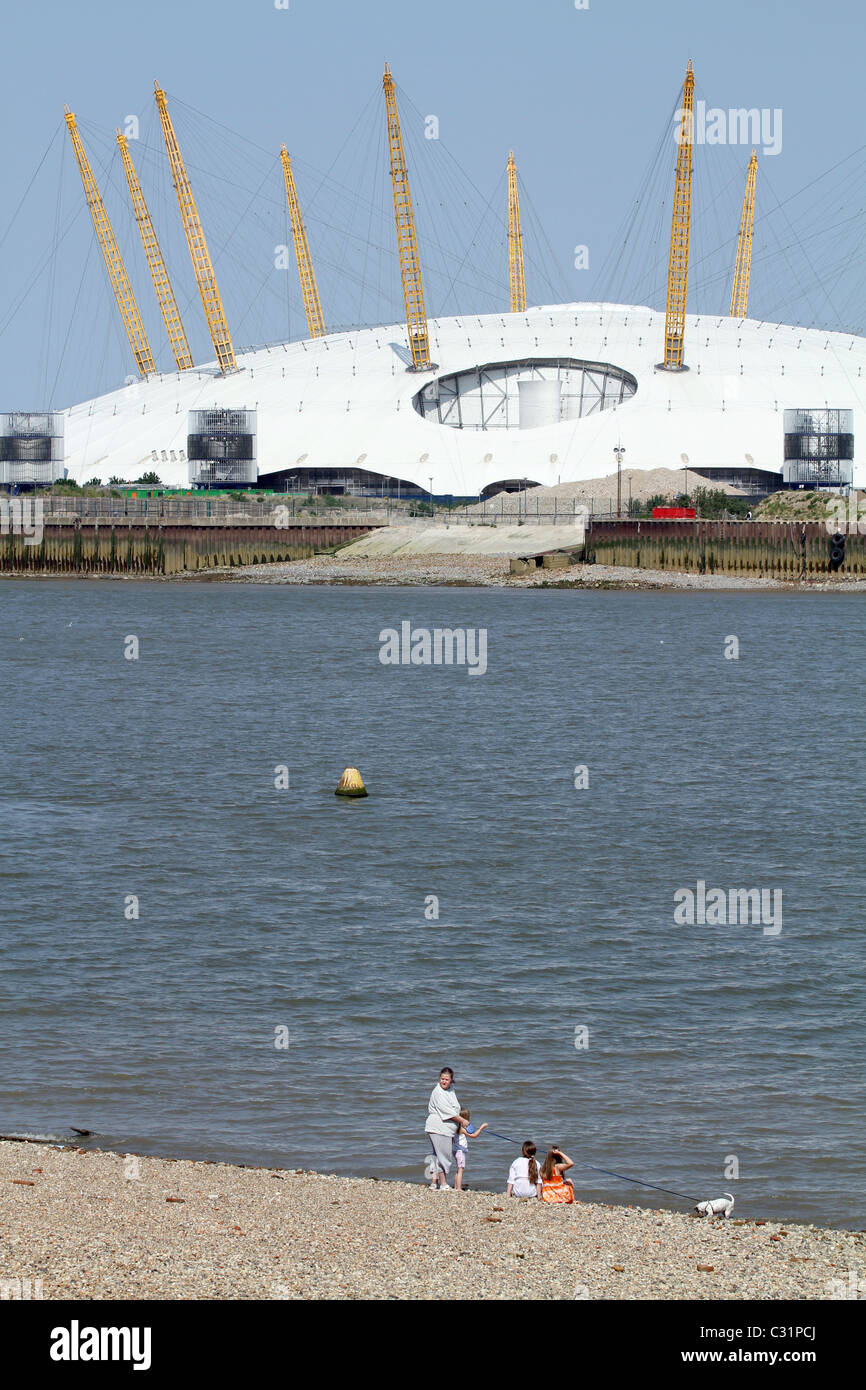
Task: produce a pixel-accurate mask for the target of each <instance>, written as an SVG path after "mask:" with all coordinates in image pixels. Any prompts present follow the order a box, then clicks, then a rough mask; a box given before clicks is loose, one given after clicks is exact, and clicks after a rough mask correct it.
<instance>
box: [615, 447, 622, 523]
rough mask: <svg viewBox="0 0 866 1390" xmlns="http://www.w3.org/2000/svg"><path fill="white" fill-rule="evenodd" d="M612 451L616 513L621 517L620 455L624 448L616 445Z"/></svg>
mask: <svg viewBox="0 0 866 1390" xmlns="http://www.w3.org/2000/svg"><path fill="white" fill-rule="evenodd" d="M613 452H614V453H615V454H616V514H617V516H618V517H619V518H620V519H622V456H623V454H624V453H625V449H623V448H622V447H621V445H617V447H616V448H615V449H614V451H613Z"/></svg>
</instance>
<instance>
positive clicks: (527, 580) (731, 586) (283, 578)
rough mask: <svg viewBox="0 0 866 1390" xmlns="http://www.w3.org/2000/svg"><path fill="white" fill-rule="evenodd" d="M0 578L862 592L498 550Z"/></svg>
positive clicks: (856, 584)
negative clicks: (519, 565) (523, 565)
mask: <svg viewBox="0 0 866 1390" xmlns="http://www.w3.org/2000/svg"><path fill="white" fill-rule="evenodd" d="M0 579H30V580H42V581H43V582H48V581H50V580H68V579H72V580H97V581H100V582H102V583H121V584H134V583H146V584H184V583H185V584H196V583H198V584H223V583H225V584H296V585H297V584H300V585H304V584H306V585H315V584H330V585H334V586H339V585H341V584H347V585H383V586H388V585H394V586H400V587H406V586H409V587H413V586H416V585H418V586H425V585H435V586H437V587H450V588H505V589H538V588H544V589H645V590H650V589H652V590H671V591H678V592H682V591H686V590H692V591H697V592H701V591H703V592H716V593H718V592H736V591H740V592H750V593H753V592H756V591H759V590H773V591H775V592H777V593H788V594H814V593H834V594H850V593H864V592H866V579H854V578H847V579H846V578H840V579H817V578H815V579H807V580H804V581H800V580H791V579H773V578H766V579H763V578H761V577H760V576H758V575H751V574H689V573H686V572H685V571H680V570H648V569H633V568H631V567H628V566H626V565H582V564H577V565H571V566H569V568H568V569H562V570H546V569H538V570H536V571H535V572H534V573H531V574H525V575H515V574H511V573H510V564H509V560H508V558H507V557H504V556H499V555H465V554H464V555H432V554H431V555H423V556H380V557H376V558H373V557H364V556H353V557H349V556H346V557H342V556H340V555H314V556H311V557H310V558H309V559H306V560H286V561H281V562H280V563H277V564H273V565H246V566H239V567H235V568H216V569H207V570H187V571H182V572H180V573H178V574H172V575H160V574H85V573H81V574H76V573H75V572H74V571H70V572H68V573H62V574H60V573H58V574H53V573H50V572H48V571H45V572H42V571H34V570H29V571H25V570H22V571H18V572H15V571H4V572H3V573H2V574H0Z"/></svg>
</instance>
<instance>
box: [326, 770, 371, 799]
mask: <svg viewBox="0 0 866 1390" xmlns="http://www.w3.org/2000/svg"><path fill="white" fill-rule="evenodd" d="M334 795H335V796H366V795H367V788H366V787H365V786H364V779H363V778H362V776H361V774H360V772H359V771H358V769H357V768H356V767H347V768H346V771H345V772H344V773H343V775H342V777H341V778H340V785H339V786H338V787H337V790H336V792H335V793H334Z"/></svg>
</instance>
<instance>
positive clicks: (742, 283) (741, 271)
mask: <svg viewBox="0 0 866 1390" xmlns="http://www.w3.org/2000/svg"><path fill="white" fill-rule="evenodd" d="M757 179H758V155H757V151H755V150H752V158H751V159H750V160H749V172H748V173H747V174H746V196H745V198H744V199H743V215H742V217H741V218H740V238H739V241H738V242H737V265H736V269H735V270H734V284H733V288H732V289H731V318H732V319H744V318H745V317H746V313H747V311H748V308H749V277H750V276H751V273H752V236H753V233H754V230H755V185H756V183H757Z"/></svg>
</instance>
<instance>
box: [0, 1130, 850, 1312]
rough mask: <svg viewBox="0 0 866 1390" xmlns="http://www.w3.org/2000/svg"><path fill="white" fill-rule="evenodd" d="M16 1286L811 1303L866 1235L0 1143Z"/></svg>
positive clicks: (834, 1287)
mask: <svg viewBox="0 0 866 1390" xmlns="http://www.w3.org/2000/svg"><path fill="white" fill-rule="evenodd" d="M578 1197H579V1189H578ZM18 1280H21V1281H22V1283H23V1281H27V1280H29V1281H32V1282H31V1283H30V1284H29V1285H23V1287H25V1288H26V1289H29V1290H30V1291H31V1292H30V1296H31V1297H39V1296H41V1297H42V1298H44V1299H83V1300H94V1299H95V1300H124V1299H159V1300H174V1299H220V1300H233V1299H245V1300H246V1299H265V1300H274V1299H277V1300H279V1299H401V1300H402V1299H443V1298H444V1299H455V1300H487V1299H520V1298H529V1299H590V1300H596V1299H600V1300H611V1299H649V1300H653V1299H665V1300H682V1299H707V1300H717V1299H749V1300H777V1299H805V1300H826V1299H839V1298H842V1297H847V1298H850V1297H852V1296H853V1297H857V1296H858V1295H857V1292H856V1289H857V1287H858V1284H857V1281H860V1285H859V1287H860V1289H861V1292H860V1297H862V1296H863V1293H864V1292H866V1234H864V1233H863V1232H855V1231H841V1230H840V1231H834V1230H822V1229H819V1228H818V1227H815V1226H802V1225H796V1224H793V1223H789V1224H787V1225H780V1224H779V1223H777V1222H766V1223H765V1222H761V1221H760V1220H740V1219H739V1218H738V1217H737V1215H736V1209H735V1213H734V1217H733V1219H731V1220H728V1221H725V1220H722V1219H719V1220H704V1219H701V1218H698V1217H694V1216H692V1215H690V1214H688V1213H687V1212H685V1211H678V1212H675V1211H660V1210H648V1209H644V1208H641V1207H637V1206H634V1207H632V1206H604V1205H598V1204H595V1205H590V1204H582V1203H580V1202H577V1203H576V1204H575V1205H574V1206H570V1207H552V1206H547V1205H543V1204H542V1203H540V1202H536V1201H519V1200H517V1199H515V1198H511V1199H507V1198H505V1197H504V1196H500V1195H498V1194H494V1193H490V1192H473V1191H467V1192H466V1193H464V1194H462V1195H461V1194H459V1193H455V1192H433V1191H431V1190H430V1189H429V1188H428V1187H427V1186H426V1184H425V1183H423V1182H420V1181H419V1182H418V1183H417V1184H409V1183H393V1182H377V1181H376V1180H374V1179H370V1178H344V1177H337V1176H335V1175H332V1174H331V1175H329V1174H325V1173H308V1172H300V1171H299V1172H295V1171H291V1170H289V1171H287V1170H282V1169H267V1168H247V1167H232V1166H229V1165H226V1164H219V1163H207V1162H192V1161H188V1160H172V1159H165V1158H151V1157H140V1158H139V1157H136V1156H134V1155H122V1154H115V1153H105V1152H101V1151H98V1150H93V1149H83V1148H72V1147H67V1148H58V1147H56V1146H51V1145H47V1144H39V1143H33V1142H27V1143H23V1142H15V1141H2V1142H0V1289H2V1290H3V1294H2V1296H3V1297H4V1298H9V1297H16V1296H18V1295H16V1293H15V1289H16V1281H18ZM10 1281H11V1282H10ZM38 1281H41V1283H39V1282H38ZM852 1287H853V1288H854V1289H855V1292H854V1294H853V1295H852V1293H851V1291H850V1290H851V1288H852ZM25 1296H26V1295H25Z"/></svg>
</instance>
